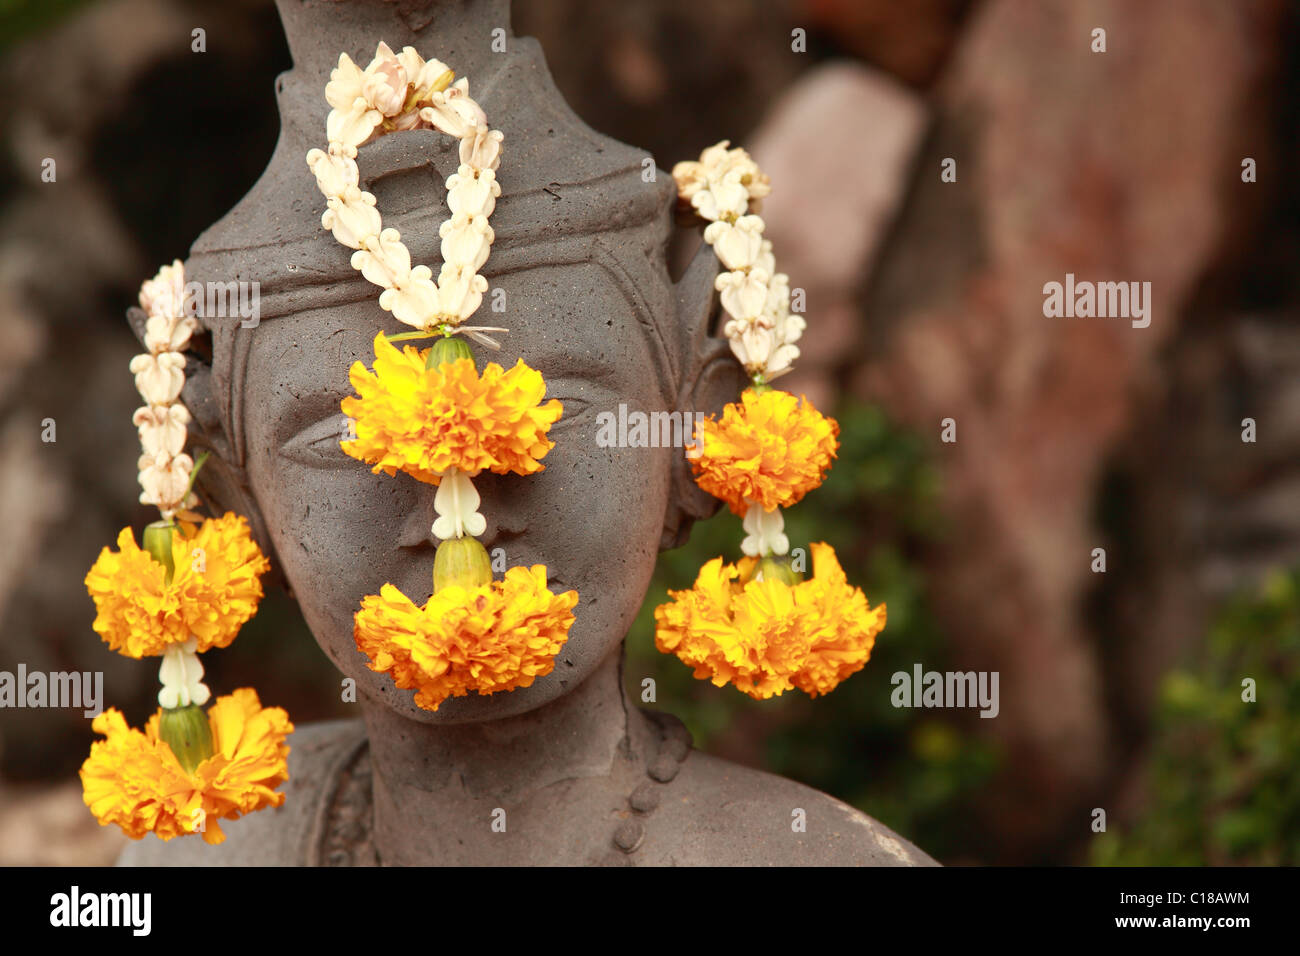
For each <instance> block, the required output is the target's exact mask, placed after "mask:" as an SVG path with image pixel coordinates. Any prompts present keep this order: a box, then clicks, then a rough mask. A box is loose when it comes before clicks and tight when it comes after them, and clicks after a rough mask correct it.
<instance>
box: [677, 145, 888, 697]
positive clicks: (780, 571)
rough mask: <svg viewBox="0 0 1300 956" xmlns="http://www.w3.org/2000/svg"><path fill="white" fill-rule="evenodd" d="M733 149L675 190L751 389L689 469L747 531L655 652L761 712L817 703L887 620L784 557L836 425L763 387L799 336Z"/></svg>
mask: <svg viewBox="0 0 1300 956" xmlns="http://www.w3.org/2000/svg"><path fill="white" fill-rule="evenodd" d="M729 145H730V143H729V142H728V141H726V140H723V141H722V142H721V143H718V144H717V145H716V146H711V147H709V148H708V149H706V150H704V152H703V153H702V154H701V155H700V159H699V161H698V162H695V161H692V162H682V163H678V164H677V165H676V166H674V167H673V179H674V181H675V182H676V184H677V195H678V198H679V200H680V202H681V204H682V205H683V206H687V205H689V206H690V207H691V208H692V209H694V211H695V213H696V215H698V216H699V217H700V218H701V219H703V220H706V221H707V222H708V223H709V224H708V226H706V227H705V229H704V241H705V242H706V243H708V244H709V245H711V246H712V247H713V250H714V252H715V253H716V254H717V256H718V259H719V260H720V261H721V262H722V264H723V266H725V267H726V271H724V272H722V273H721V274H719V275H718V277H717V279H716V281H715V287H716V289H717V290H718V292H719V293H720V294H721V296H720V297H721V300H722V307H723V309H724V310H725V311H726V313H727V321H726V323H725V324H724V325H723V334H724V335H725V336H726V337H727V339H728V341H729V343H730V345H731V350H732V353H733V354H734V355H735V356H736V358H737V359H738V360H739V361H740V363H741V364H742V365H743V366H744V368H745V372H746V374H747V375H748V376H749V378H750V381H751V383H752V384H751V386H750V387H749V388H747V389H745V391H744V392H743V393H742V394H741V396H740V401H739V402H738V403H737V402H733V403H731V404H729V405H727V407H726V408H725V409H724V410H723V413H722V416H721V418H720V419H717V420H715V419H712V418H710V419H706V420H705V421H704V422H702V423H701V425H700V427H699V429H698V430H697V435H696V447H695V449H694V454H693V455H692V456H691V457H690V462H691V468H692V470H693V471H694V473H695V476H696V482H697V483H698V484H699V486H700V487H701V488H703V489H704V490H705V491H707V492H709V493H710V494H712V495H713V496H714V497H717V498H720V499H721V500H723V501H724V502H726V504H727V506H728V507H729V508H730V509H731V510H732V512H734V513H735V514H736V515H738V516H739V517H741V518H742V519H744V521H743V523H744V529H745V532H746V536H745V538H744V540H743V541H742V542H741V550H742V551H743V552H744V554H745V557H744V558H743V559H742V560H741V561H740V562H739V563H738V564H735V565H731V564H724V563H723V560H722V559H721V558H715V559H714V560H712V561H710V562H709V563H708V564H706V565H705V566H704V567H703V568H702V569H701V570H700V573H699V576H698V577H697V578H696V581H695V585H694V587H693V588H691V589H689V590H682V591H670V592H669V597H670V598H672V601H671V602H669V603H665V604H661V605H660V606H659V607H658V608H656V609H655V622H656V633H655V644H656V646H657V647H658V648H659V650H660V651H663V652H664V653H671V654H676V655H677V656H678V657H680V658H681V659H682V661H683V662H684V663H686V664H687V665H689V666H691V667H693V668H694V669H695V677H697V678H702V679H704V678H707V679H710V680H712V682H713V683H714V684H716V685H717V686H719V687H721V686H722V685H724V684H726V683H728V682H730V683H732V684H734V685H735V686H736V688H737V689H739V690H741V691H743V692H744V693H746V694H748V695H749V696H751V697H754V698H756V699H766V698H768V697H771V696H773V695H779V694H781V693H783V692H785V691H786V690H789V689H791V688H798V689H799V690H802V691H804V692H805V693H807V694H808V695H809V696H812V697H816V696H817V695H818V694H827V693H829V692H830V691H832V690H834V689H835V687H836V686H837V685H838V684H839V682H840V681H842V680H844V679H845V678H846V677H848V676H849V675H851V674H853V673H856V672H857V671H858V670H860V669H861V668H862V667H863V666H864V665H865V664H866V662H867V659H868V657H870V655H871V649H872V647H873V646H874V644H875V639H876V635H877V634H879V633H880V631H881V629H882V628H883V627H884V626H885V606H884V605H883V604H880V605H877V606H876V607H874V608H873V607H870V606H869V605H868V603H867V599H866V597H865V596H864V595H863V593H862V591H861V590H859V589H858V588H856V587H853V586H851V585H850V584H849V583H848V581H847V580H846V578H845V576H844V572H843V570H842V569H841V568H840V565H839V561H838V560H837V559H836V557H835V552H834V550H833V549H832V548H831V547H830V546H829V545H827V544H824V543H821V542H818V543H815V544H813V545H812V548H811V550H812V561H813V577H812V578H811V579H810V580H806V581H805V580H802V576H801V574H800V573H799V572H798V571H796V570H795V569H794V568H793V566H792V564H791V562H790V559H789V557H788V555H789V551H790V540H789V538H788V537H787V536H786V534H785V530H784V528H785V522H784V519H783V517H782V515H781V509H782V508H788V507H790V506H791V505H794V504H796V503H797V502H798V501H799V500H801V499H802V498H803V496H804V495H806V494H807V493H808V492H809V491H812V490H813V489H814V488H816V487H818V486H819V485H820V484H821V483H822V481H823V479H824V477H825V474H826V472H827V470H828V469H829V468H830V465H831V460H832V459H833V458H834V457H835V452H836V449H837V448H838V447H839V443H838V439H837V436H838V435H839V425H838V423H837V422H836V421H835V420H834V419H832V418H828V417H826V416H824V415H822V414H821V413H820V412H818V411H817V410H816V409H815V408H814V407H813V405H812V403H811V402H809V401H808V400H807V399H806V398H805V397H803V396H800V397H799V398H798V399H796V398H795V397H794V396H793V395H791V394H790V393H788V392H783V391H778V390H776V389H773V388H772V386H771V384H770V383H771V382H772V381H773V380H774V379H776V378H779V377H780V376H782V375H784V374H786V373H787V372H789V371H790V369H791V362H793V361H794V359H795V358H797V357H798V355H799V347H798V346H797V345H796V344H795V343H796V342H797V341H798V340H799V337H800V335H801V334H802V333H803V330H804V328H805V323H804V320H803V319H802V318H801V317H800V316H798V315H793V314H791V312H790V286H789V278H788V277H787V276H786V275H785V274H784V273H779V272H777V271H776V260H775V258H774V257H773V255H772V243H771V242H770V241H769V240H767V239H764V238H763V226H764V224H763V220H762V218H761V217H759V216H758V215H755V214H754V213H752V212H750V207H751V204H752V203H754V201H755V200H759V199H762V197H764V196H766V195H767V194H768V193H769V192H770V185H769V181H768V178H767V176H765V175H764V174H763V173H762V172H761V171H760V170H759V168H758V166H757V165H756V164H755V163H754V161H753V160H752V159H751V158H750V157H749V154H748V153H746V152H745V151H744V150H743V149H728V146H729Z"/></svg>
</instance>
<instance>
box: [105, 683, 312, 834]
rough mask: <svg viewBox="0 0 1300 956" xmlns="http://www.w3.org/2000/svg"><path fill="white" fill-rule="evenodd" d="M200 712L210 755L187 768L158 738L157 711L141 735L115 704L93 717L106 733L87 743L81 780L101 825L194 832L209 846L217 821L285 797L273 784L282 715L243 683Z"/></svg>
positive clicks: (282, 761)
mask: <svg viewBox="0 0 1300 956" xmlns="http://www.w3.org/2000/svg"><path fill="white" fill-rule="evenodd" d="M207 717H208V723H209V725H210V726H211V728H212V739H213V748H214V749H213V754H212V756H211V757H208V758H207V759H206V760H204V761H203V762H202V763H200V764H199V765H198V766H197V767H196V768H195V769H194V772H193V773H192V774H190V773H186V772H185V770H184V769H183V768H182V767H181V765H180V763H179V762H178V761H177V760H176V757H175V756H174V755H173V754H172V752H171V749H170V748H169V747H168V746H167V744H165V743H163V741H162V740H160V739H159V737H158V721H159V714H158V713H155V714H154V715H153V716H152V717H150V718H149V722H148V723H147V724H146V725H145V729H144V732H143V733H141V732H140V731H138V730H136V729H135V728H133V727H129V726H127V723H126V720H125V718H123V716H122V714H121V712H120V711H118V710H116V709H115V708H110V709H109V710H106V711H104V713H102V714H100V715H99V716H98V717H96V718H95V722H94V724H92V725H91V726H92V728H93V729H94V731H95V732H96V733H98V734H103V735H104V737H105V738H106V739H104V740H98V741H96V742H95V743H93V744H91V745H90V756H89V757H87V758H86V762H85V763H83V764H82V765H81V786H82V790H83V799H84V800H85V802H86V806H88V807H89V808H90V811H91V812H92V813H93V814H94V815H95V816H96V818H98V820H99V823H100V826H107V825H108V824H110V823H116V824H117V825H118V826H120V827H121V828H122V830H123V832H124V833H126V835H127V836H129V837H131V838H132V839H133V840H139V839H140V838H142V837H143V836H144V835H145V834H146V833H149V832H150V831H152V832H153V833H155V834H156V835H157V836H158V838H159V839H161V840H170V839H171V838H172V837H175V836H184V835H185V834H187V833H195V832H200V833H202V834H203V839H204V841H205V842H207V843H212V844H216V843H220V842H222V841H223V840H225V838H226V835H225V834H224V833H222V832H221V827H220V825H219V824H218V823H217V821H218V820H234V819H237V818H238V817H240V816H242V815H244V814H245V813H252V812H253V811H254V810H260V809H262V808H263V807H278V806H280V805H281V804H282V803H284V794H283V793H276V792H275V788H276V787H278V786H279V785H280V784H281V783H283V782H284V781H285V780H288V779H289V770H288V763H287V760H288V757H289V747H288V745H287V744H285V742H284V739H285V737H286V736H287V735H289V734H291V733H292V732H293V724H291V723H290V722H289V715H288V714H286V713H285V712H284V710H283V709H282V708H279V707H267V708H263V707H262V705H261V703H260V702H259V701H258V699H257V692H256V691H254V690H252V689H250V688H242V689H240V690H237V691H235V692H234V693H233V694H231V695H230V696H228V697H218V698H217V700H216V702H215V703H213V705H212V706H211V708H209V709H208V713H207ZM199 811H202V812H199Z"/></svg>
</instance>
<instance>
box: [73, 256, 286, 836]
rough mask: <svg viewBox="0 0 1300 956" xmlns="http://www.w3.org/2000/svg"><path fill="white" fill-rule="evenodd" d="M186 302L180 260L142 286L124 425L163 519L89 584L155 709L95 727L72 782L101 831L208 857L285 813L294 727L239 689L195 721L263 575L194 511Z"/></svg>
mask: <svg viewBox="0 0 1300 956" xmlns="http://www.w3.org/2000/svg"><path fill="white" fill-rule="evenodd" d="M185 302H186V288H185V272H184V268H183V267H182V265H181V263H180V261H179V260H178V261H176V262H174V263H172V265H170V266H163V268H162V269H161V270H160V271H159V273H158V275H157V276H155V277H154V278H153V279H150V280H148V281H146V282H145V283H144V285H143V286H142V287H141V290H140V305H141V307H142V308H143V309H144V311H145V325H144V328H145V334H144V344H145V347H146V348H147V349H148V350H149V351H148V352H146V353H144V354H142V355H137V356H136V357H135V358H133V359H132V360H131V365H130V369H131V372H132V373H134V375H135V382H136V388H137V389H138V390H139V392H140V395H141V397H142V398H143V399H144V401H145V403H146V404H145V405H143V406H142V407H140V408H138V409H137V410H136V412H135V415H134V417H133V419H132V420H133V421H134V423H135V425H136V427H137V428H138V430H139V434H140V444H141V448H142V450H143V454H142V455H141V457H140V462H139V469H140V475H139V478H140V485H141V488H142V491H141V494H140V501H141V503H142V504H150V505H154V506H156V507H157V508H158V510H159V512H160V514H161V520H159V521H155V522H154V523H152V524H150V525H149V526H148V527H146V528H145V531H144V547H143V548H141V547H139V546H138V545H137V544H136V540H135V534H134V533H133V532H132V530H131V529H130V528H123V529H122V531H121V533H119V535H118V538H117V546H118V550H117V551H112V550H110V549H108V548H104V549H103V551H101V552H100V555H99V558H98V559H97V560H96V561H95V564H94V566H93V567H91V569H90V571H89V573H87V575H86V590H87V591H88V592H89V594H90V596H91V598H92V599H93V600H94V602H95V610H96V616H95V622H94V629H95V631H96V632H97V633H98V634H99V635H100V637H101V638H103V640H104V641H105V643H107V644H108V646H109V647H110V648H111V649H112V650H115V651H117V652H118V653H120V654H123V655H125V656H127V657H133V658H136V659H141V658H144V657H161V658H162V663H161V666H160V667H159V670H158V679H159V681H160V682H161V684H162V689H161V690H160V691H159V692H158V703H159V709H158V711H157V712H156V713H155V714H154V715H153V716H152V717H151V718H149V721H148V724H147V726H146V728H145V731H144V732H143V733H142V732H140V731H138V730H134V729H132V728H131V727H129V726H128V725H127V723H126V720H125V718H124V717H123V716H122V714H121V713H120V712H119V711H117V710H116V709H112V708H110V709H109V710H107V711H105V712H104V713H102V714H100V715H99V716H98V717H96V718H95V722H94V724H93V725H92V727H93V729H94V730H95V732H96V733H99V734H103V735H104V737H105V739H104V740H101V741H96V742H95V743H93V744H91V748H90V755H89V756H88V757H87V758H86V761H85V763H83V764H82V767H81V781H82V787H83V791H84V799H85V803H86V805H87V806H88V807H89V808H90V810H91V812H92V813H94V815H95V816H96V818H98V820H99V822H100V824H101V825H108V824H110V823H116V824H117V825H118V826H120V827H121V828H122V830H123V831H124V832H125V833H126V834H127V835H128V836H130V837H132V838H133V839H140V838H142V837H143V836H144V835H145V834H146V833H149V832H152V833H154V834H156V835H157V836H158V837H159V838H160V839H163V840H170V839H171V838H172V837H175V836H181V835H185V834H190V833H201V834H202V835H203V839H204V840H205V841H206V842H208V843H213V844H215V843H220V842H222V840H224V839H225V835H224V834H223V833H222V831H221V827H220V826H219V825H218V823H217V821H218V820H221V819H234V818H236V817H239V816H241V815H242V814H245V813H251V812H252V811H254V810H259V809H261V808H263V807H276V806H280V805H281V804H282V803H283V802H284V794H282V793H277V792H275V787H277V786H278V785H279V784H280V783H282V782H284V781H285V780H287V779H288V776H289V774H288V769H287V758H288V753H289V748H288V746H287V745H286V744H285V742H284V741H285V738H286V737H287V736H288V734H290V733H291V732H292V731H293V725H292V724H291V723H290V722H289V718H288V715H287V714H286V713H285V712H284V711H283V710H282V709H280V708H278V707H269V708H263V707H262V706H261V703H260V702H259V701H258V698H257V694H256V693H255V692H254V691H253V690H251V689H248V688H244V689H241V690H237V691H235V693H234V694H233V695H232V696H229V697H220V698H218V699H217V700H216V701H215V702H214V703H213V705H212V707H211V708H209V709H208V711H206V712H205V711H204V710H203V709H202V708H203V706H204V705H205V704H207V703H208V701H209V700H210V699H211V696H212V695H211V692H210V691H209V690H208V687H207V685H206V684H204V683H203V682H202V678H203V665H202V664H201V663H200V661H199V656H198V655H199V654H200V653H202V652H203V651H206V650H209V649H211V648H214V647H227V646H229V645H230V643H231V641H233V640H234V639H235V635H236V634H237V633H238V631H239V628H240V627H241V626H242V625H243V624H244V623H245V622H246V621H247V620H248V619H249V618H251V617H252V616H253V614H254V613H255V612H256V610H257V605H258V602H259V601H260V600H261V598H262V585H261V581H260V578H261V575H263V574H264V573H266V571H267V570H268V569H269V568H270V563H269V562H268V561H267V560H266V558H265V556H263V554H262V552H261V550H260V549H259V548H258V546H257V543H256V542H255V541H254V540H253V538H252V534H251V533H250V531H249V528H248V523H247V522H246V521H245V520H244V518H242V517H240V516H237V515H234V514H231V513H227V514H225V515H223V516H221V517H219V518H209V519H206V520H205V519H203V518H201V517H200V516H199V515H197V514H195V513H194V511H193V510H192V509H193V508H194V507H196V506H197V504H198V499H197V497H196V496H195V494H194V492H193V484H194V479H195V477H196V476H197V473H198V469H199V467H200V466H201V465H202V459H200V460H199V462H198V463H197V464H196V463H195V462H194V460H193V459H191V458H190V456H189V455H187V454H185V452H184V448H185V439H186V426H187V425H188V424H189V421H190V416H189V412H188V411H187V410H186V408H185V406H184V405H182V404H181V403H180V394H181V390H182V388H184V385H185V356H184V354H183V352H184V349H185V347H186V346H187V345H188V344H189V340H190V337H191V336H192V335H193V334H194V333H195V332H196V331H198V322H197V321H196V320H195V319H194V318H193V317H192V316H191V315H189V314H188V313H187V310H186V308H185ZM177 518H180V519H181V520H180V521H179V522H178V521H177V520H176V519H177Z"/></svg>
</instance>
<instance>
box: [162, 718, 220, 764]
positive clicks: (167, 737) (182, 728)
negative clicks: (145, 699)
mask: <svg viewBox="0 0 1300 956" xmlns="http://www.w3.org/2000/svg"><path fill="white" fill-rule="evenodd" d="M158 736H159V737H161V738H162V741H163V743H165V744H166V745H167V746H168V747H170V748H171V750H172V753H173V754H175V755H176V759H177V760H178V761H179V762H180V765H181V766H182V767H184V768H185V772H186V773H193V772H194V769H195V768H196V767H197V766H198V765H199V764H201V763H202V762H203V761H204V760H206V759H207V758H208V757H211V756H212V754H213V746H212V726H211V725H210V724H209V723H208V715H207V714H205V713H204V712H203V709H202V708H201V707H199V706H198V705H197V704H190V705H189V706H188V707H176V708H172V709H167V708H163V712H162V718H161V719H160V720H159V721H158Z"/></svg>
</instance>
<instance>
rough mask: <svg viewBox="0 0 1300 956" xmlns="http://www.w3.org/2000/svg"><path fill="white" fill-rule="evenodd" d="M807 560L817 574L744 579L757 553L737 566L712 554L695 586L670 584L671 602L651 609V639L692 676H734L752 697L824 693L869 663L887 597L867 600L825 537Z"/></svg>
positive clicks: (720, 679)
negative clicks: (789, 579) (790, 580)
mask: <svg viewBox="0 0 1300 956" xmlns="http://www.w3.org/2000/svg"><path fill="white" fill-rule="evenodd" d="M812 558H813V577H812V578H811V579H809V580H807V581H802V582H800V583H799V584H795V585H793V586H791V585H788V584H784V583H782V582H780V581H776V580H770V579H765V580H762V581H755V580H746V578H747V577H748V575H749V574H750V573H752V571H753V566H754V565H755V564H756V563H757V562H756V560H755V559H752V558H750V559H746V560H745V561H742V562H741V563H740V565H739V566H736V565H730V564H724V563H723V561H722V559H721V558H714V559H713V560H712V561H710V562H709V563H708V564H706V565H705V566H704V567H703V568H701V569H700V573H699V576H698V577H697V578H696V581H695V586H694V587H693V588H692V589H691V590H689V591H669V592H668V595H669V597H670V598H672V601H671V602H669V603H666V604H661V605H660V606H659V607H657V608H656V609H655V623H656V632H655V646H656V647H658V648H659V650H660V651H662V652H664V653H667V654H676V655H677V656H678V657H680V658H681V659H682V661H683V663H685V664H686V665H687V666H689V667H693V668H694V669H695V677H697V678H700V679H705V678H707V679H709V680H711V681H712V682H713V683H714V684H715V685H717V686H718V687H721V686H723V685H724V684H727V683H731V684H734V685H735V686H736V688H737V689H738V690H741V691H743V692H744V693H746V694H748V695H749V696H750V697H753V698H755V699H757V700H765V699H767V698H768V697H772V696H774V695H776V696H779V695H780V694H782V693H784V692H785V691H787V690H790V689H791V688H792V687H793V688H798V689H799V690H802V691H804V692H805V693H806V694H808V695H809V696H810V697H816V696H817V695H818V694H829V693H830V692H831V691H832V690H834V689H835V687H836V686H837V685H838V684H839V683H840V681H842V680H844V679H845V678H846V677H848V676H849V675H851V674H854V673H856V672H857V671H859V670H861V669H862V667H863V666H864V665H865V664H866V662H867V659H868V658H869V657H870V656H871V649H872V648H873V647H874V646H875V643H876V635H877V634H879V633H880V631H881V629H882V628H884V626H885V605H883V604H880V605H877V606H876V607H874V608H873V607H869V606H868V604H867V599H866V596H865V595H864V594H863V593H862V591H861V590H860V589H859V588H855V587H853V586H851V585H850V584H849V583H848V581H847V579H846V578H845V576H844V571H843V570H842V569H841V568H840V564H839V561H838V560H837V559H836V557H835V552H834V550H832V548H831V547H830V545H827V544H823V543H821V542H818V543H816V544H814V545H812ZM742 582H743V583H742Z"/></svg>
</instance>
